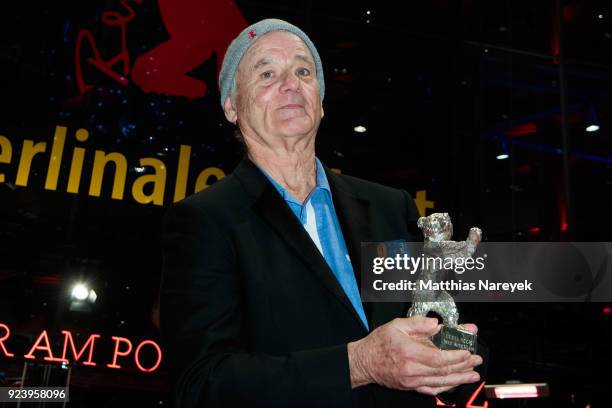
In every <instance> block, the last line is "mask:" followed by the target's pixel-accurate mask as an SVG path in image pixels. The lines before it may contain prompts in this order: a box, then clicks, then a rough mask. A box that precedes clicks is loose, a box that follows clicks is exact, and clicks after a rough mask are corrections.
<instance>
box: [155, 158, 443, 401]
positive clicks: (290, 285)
mask: <svg viewBox="0 0 612 408" xmlns="http://www.w3.org/2000/svg"><path fill="white" fill-rule="evenodd" d="M325 171H326V174H327V177H328V180H329V184H330V188H331V191H332V198H333V201H334V206H335V208H336V212H337V213H338V217H339V220H340V224H341V228H342V231H343V234H344V238H345V241H346V243H347V247H348V250H349V254H350V256H351V260H352V263H353V267H354V269H355V273H356V274H357V278H358V280H359V277H360V267H359V264H360V243H361V242H362V241H387V240H395V239H405V240H408V241H411V240H415V239H416V238H417V236H416V234H417V233H418V229H417V227H416V222H417V218H418V213H417V210H416V207H415V205H414V202H413V200H412V198H411V197H410V196H409V194H408V193H407V192H405V191H401V190H397V189H393V188H389V187H385V186H381V185H378V184H375V183H371V182H367V181H364V180H360V179H357V178H354V177H349V176H345V175H338V174H335V173H333V172H330V171H329V169H327V168H326V169H325ZM162 246H163V258H164V271H163V281H162V292H161V323H162V333H163V335H164V338H165V341H166V350H167V355H168V356H169V358H168V359H167V360H168V361H169V364H170V371H171V374H172V378H173V381H174V385H175V386H174V394H175V395H174V397H175V401H176V404H177V406H180V407H186V408H191V407H196V406H197V407H217V406H228V407H238V406H244V407H254V406H265V407H273V406H287V407H289V406H290V407H293V406H308V407H314V406H338V407H345V406H381V407H390V406H403V407H420V406H433V405H434V403H433V401H434V399H433V397H427V396H422V395H419V394H416V393H413V392H400V391H394V390H390V389H386V388H383V387H380V386H378V385H368V386H364V387H359V388H357V389H355V390H351V386H350V376H349V366H348V355H347V346H346V345H347V343H348V342H351V341H354V340H357V339H360V338H362V337H364V336H366V335H367V331H366V330H365V329H364V327H363V326H362V324H361V323H360V320H359V317H358V315H357V314H356V312H355V310H354V308H353V307H352V306H351V303H350V301H349V300H348V298H347V296H346V295H345V293H344V291H343V290H342V288H341V287H340V285H339V284H338V282H337V281H336V279H335V277H334V275H333V273H332V271H331V269H330V268H329V266H328V265H327V263H326V262H325V259H324V258H323V257H322V256H321V254H320V253H319V251H318V250H317V248H316V246H315V244H314V243H313V242H312V240H311V239H310V236H309V235H308V233H307V232H306V231H305V229H304V228H303V227H302V225H301V224H300V223H299V221H298V219H297V218H296V217H295V216H294V214H293V213H292V212H291V210H290V209H289V207H288V206H287V205H286V203H285V202H284V200H283V199H282V197H281V196H280V195H279V194H278V192H277V190H276V189H275V188H274V186H273V185H272V184H271V183H270V182H269V181H268V180H267V179H266V177H265V176H264V175H263V174H262V173H261V171H260V170H259V169H258V168H257V167H256V166H255V165H254V164H253V163H252V162H251V161H249V160H248V159H244V160H243V161H242V162H241V163H240V164H239V166H238V167H237V168H236V169H235V171H234V172H233V173H232V174H231V175H229V176H227V177H225V178H224V179H223V180H221V181H219V182H217V183H215V184H214V185H213V186H211V187H209V188H208V189H206V190H204V191H202V192H200V193H197V194H195V195H193V196H190V197H188V198H187V199H185V200H183V201H181V202H180V203H178V204H177V205H175V206H174V207H172V208H171V209H170V210H169V211H168V212H167V214H166V216H165V220H164V227H163V233H162ZM365 310H366V315H367V318H368V322H369V325H370V329H371V330H373V329H374V328H376V327H377V326H380V325H381V324H384V323H386V322H388V321H390V320H392V319H393V318H395V317H400V316H405V313H406V310H407V305H406V304H396V303H376V304H373V303H372V304H365Z"/></svg>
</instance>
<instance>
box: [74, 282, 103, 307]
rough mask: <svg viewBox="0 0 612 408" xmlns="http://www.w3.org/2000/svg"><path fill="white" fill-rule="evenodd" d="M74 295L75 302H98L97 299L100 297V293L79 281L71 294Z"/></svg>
mask: <svg viewBox="0 0 612 408" xmlns="http://www.w3.org/2000/svg"><path fill="white" fill-rule="evenodd" d="M70 296H71V297H72V301H73V303H74V302H77V303H78V302H84V301H88V302H89V303H92V304H93V303H96V299H98V294H97V293H96V291H95V290H93V289H90V288H88V287H87V285H86V284H84V283H77V284H75V285H74V286H73V287H72V292H71V294H70Z"/></svg>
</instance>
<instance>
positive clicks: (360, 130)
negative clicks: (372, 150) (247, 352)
mask: <svg viewBox="0 0 612 408" xmlns="http://www.w3.org/2000/svg"><path fill="white" fill-rule="evenodd" d="M353 130H354V131H355V132H357V133H365V131H366V130H367V129H366V128H365V126H361V125H358V126H355V127H354V128H353Z"/></svg>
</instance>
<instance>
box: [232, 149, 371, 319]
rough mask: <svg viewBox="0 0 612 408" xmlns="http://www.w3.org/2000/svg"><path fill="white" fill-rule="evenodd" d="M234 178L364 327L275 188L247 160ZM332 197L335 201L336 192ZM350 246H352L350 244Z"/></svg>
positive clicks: (263, 217)
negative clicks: (236, 178)
mask: <svg viewBox="0 0 612 408" xmlns="http://www.w3.org/2000/svg"><path fill="white" fill-rule="evenodd" d="M234 174H235V175H236V176H237V177H238V179H239V180H240V181H241V183H242V184H243V186H244V188H245V189H246V190H247V191H248V192H249V193H250V194H251V195H252V196H254V198H255V202H254V204H253V206H252V208H253V210H254V211H255V213H257V214H258V215H259V216H260V217H261V218H262V219H263V220H265V221H266V222H267V223H268V224H269V225H270V226H271V227H272V228H273V229H274V230H275V231H276V233H277V234H278V235H279V236H280V237H281V238H282V239H283V241H285V242H286V243H287V244H288V245H289V246H290V247H291V248H292V249H293V250H294V251H295V252H296V254H297V255H298V257H299V258H300V259H301V260H302V261H303V262H304V263H305V264H306V265H307V266H308V267H309V269H311V270H312V271H313V272H314V273H315V274H316V275H317V276H318V277H319V279H320V280H321V282H322V283H323V286H325V287H326V288H327V289H328V290H329V291H330V292H331V293H332V294H333V295H334V296H335V297H336V298H337V299H338V300H339V301H340V302H341V303H342V304H343V305H344V306H345V307H346V308H347V309H348V311H349V312H350V313H351V314H352V315H353V317H354V318H355V319H357V320H358V322H359V325H360V326H361V327H363V324H362V323H361V319H360V318H359V315H358V314H357V312H356V311H355V308H354V307H353V305H352V304H351V302H350V300H349V299H348V297H347V296H346V294H345V292H344V290H343V289H342V287H341V286H340V284H339V283H338V280H337V279H336V277H335V276H334V273H333V272H332V270H331V268H330V267H329V265H328V264H327V262H326V261H325V258H323V256H322V255H321V253H320V252H319V250H318V249H317V247H316V245H315V244H314V242H313V241H312V239H311V238H310V236H309V235H308V233H307V232H306V230H305V229H304V227H303V226H302V225H301V224H300V222H299V220H298V219H297V218H296V217H295V215H294V214H293V212H292V211H291V209H290V208H289V206H288V205H287V204H286V203H285V201H284V200H283V198H282V197H281V196H280V194H279V193H278V191H276V189H275V188H274V186H273V185H272V184H271V183H270V182H269V181H268V180H267V179H266V177H265V176H264V175H263V174H262V173H261V171H260V170H259V169H258V168H257V167H256V166H255V164H253V163H252V162H251V161H250V160H249V159H244V160H243V161H242V162H241V163H240V164H239V165H238V167H237V168H236V170H234ZM330 185H331V180H330ZM332 197H334V196H333V191H332ZM334 206H335V207H336V211H338V206H336V200H335V197H334ZM341 223H342V221H341ZM343 231H344V228H343ZM345 239H346V237H345ZM347 245H349V244H348V242H347ZM349 252H350V249H349ZM357 254H358V252H357ZM350 256H351V259H353V256H356V255H354V254H353V253H350ZM364 330H365V328H364Z"/></svg>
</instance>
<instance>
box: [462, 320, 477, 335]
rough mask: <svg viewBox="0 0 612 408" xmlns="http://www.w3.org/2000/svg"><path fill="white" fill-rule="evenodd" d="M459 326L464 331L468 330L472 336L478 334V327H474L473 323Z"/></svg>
mask: <svg viewBox="0 0 612 408" xmlns="http://www.w3.org/2000/svg"><path fill="white" fill-rule="evenodd" d="M461 326H462V327H463V328H465V329H468V330H469V331H471V332H472V333H473V334H476V333H478V326H476V325H475V324H474V323H463V324H462V325H461Z"/></svg>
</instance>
